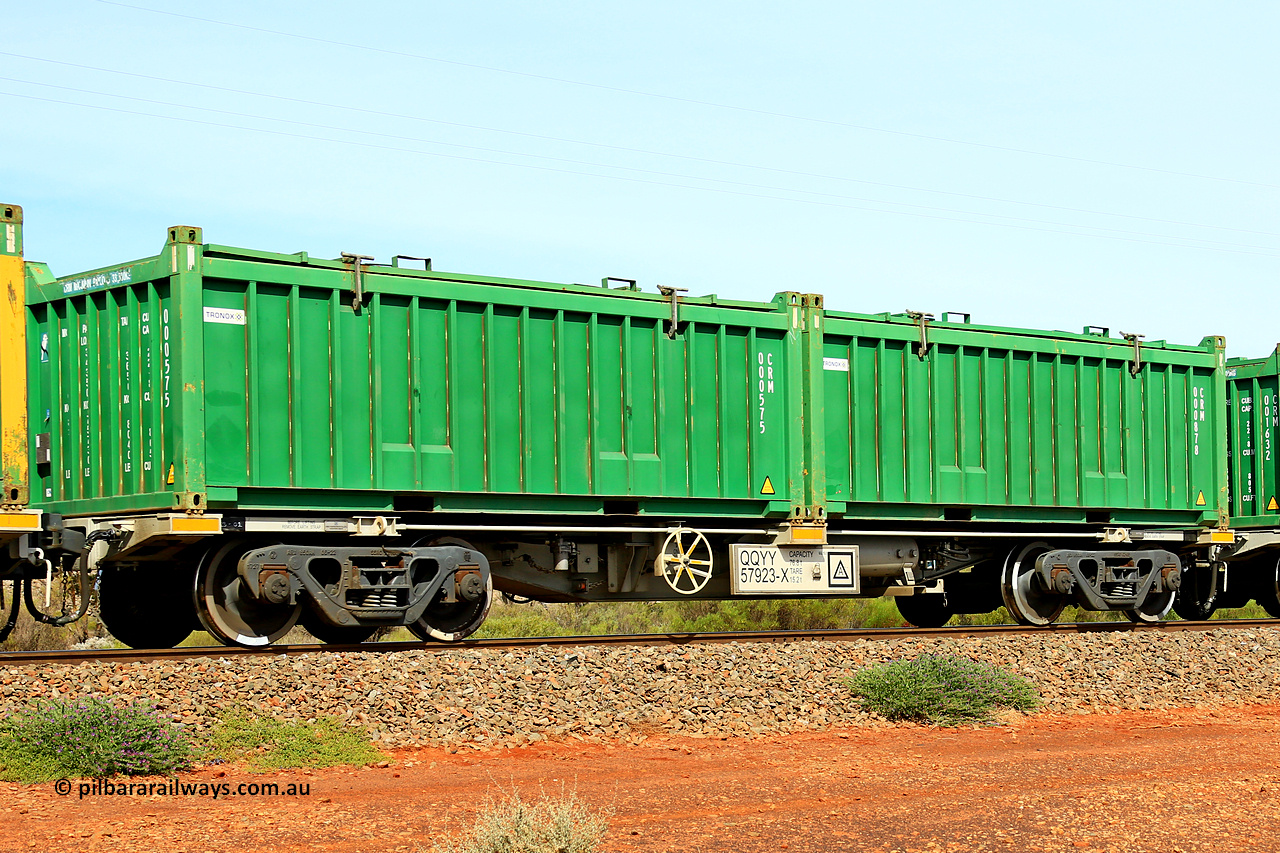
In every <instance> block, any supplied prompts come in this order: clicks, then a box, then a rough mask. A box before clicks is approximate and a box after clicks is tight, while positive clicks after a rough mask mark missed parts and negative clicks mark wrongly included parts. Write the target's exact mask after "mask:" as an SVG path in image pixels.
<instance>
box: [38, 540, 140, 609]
mask: <svg viewBox="0 0 1280 853" xmlns="http://www.w3.org/2000/svg"><path fill="white" fill-rule="evenodd" d="M123 535H124V534H123V533H122V532H121V531H118V530H95V531H94V532H93V533H90V534H89V535H88V536H87V537H85V540H84V547H83V548H82V549H81V551H80V556H79V557H78V558H77V559H78V560H79V562H80V604H79V606H78V607H77V608H76V611H75V613H64V614H62V615H61V616H50V615H49V614H48V613H45V612H43V611H41V610H40V608H39V607H37V606H36V603H35V600H34V598H33V596H32V591H31V581H30V580H27V581H25V582H24V583H23V585H22V597H23V599H24V600H25V601H26V603H27V612H28V613H30V614H31V618H32V619H35V620H36V621H37V622H42V623H44V624H45V625H53V626H54V627H62V626H63V625H70V624H71V623H72V622H77V621H79V620H80V619H82V618H83V617H84V615H85V614H86V613H88V612H89V596H90V595H91V594H92V592H93V580H92V576H93V572H92V571H90V569H89V552H90V551H92V550H93V546H94V545H95V544H97V543H98V542H103V541H108V542H109V541H113V540H115V539H120V538H121V537H122V536H123ZM15 611H16V608H15Z"/></svg>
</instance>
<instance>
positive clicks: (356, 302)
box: [342, 252, 373, 313]
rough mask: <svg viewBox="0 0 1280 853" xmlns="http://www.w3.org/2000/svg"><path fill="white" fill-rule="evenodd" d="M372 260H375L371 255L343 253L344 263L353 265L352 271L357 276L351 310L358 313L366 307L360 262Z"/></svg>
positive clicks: (353, 288)
mask: <svg viewBox="0 0 1280 853" xmlns="http://www.w3.org/2000/svg"><path fill="white" fill-rule="evenodd" d="M371 260H373V258H372V257H371V256H370V255H353V254H352V253H351V252H343V253H342V262H343V263H346V264H351V267H352V269H351V271H352V273H353V275H354V276H355V286H354V287H352V290H353V291H354V292H355V296H353V297H352V299H351V310H353V311H356V312H357V313H358V312H359V311H360V306H362V305H364V277H363V275H362V270H361V267H360V262H361V261H371Z"/></svg>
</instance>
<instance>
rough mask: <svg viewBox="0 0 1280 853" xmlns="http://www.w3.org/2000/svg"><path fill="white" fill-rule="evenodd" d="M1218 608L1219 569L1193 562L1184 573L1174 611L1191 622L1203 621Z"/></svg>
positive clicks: (1176, 596)
mask: <svg viewBox="0 0 1280 853" xmlns="http://www.w3.org/2000/svg"><path fill="white" fill-rule="evenodd" d="M1217 609H1218V570H1217V569H1216V568H1215V567H1214V566H1212V565H1209V564H1206V565H1199V564H1192V565H1190V566H1188V567H1187V569H1186V571H1184V572H1183V573H1182V586H1181V587H1180V588H1179V589H1178V592H1177V595H1175V596H1174V600H1173V612H1175V613H1177V614H1178V615H1179V616H1181V617H1182V618H1183V619H1187V620H1189V621H1191V622H1203V621H1204V620H1206V619H1208V618H1209V617H1210V616H1212V615H1213V612H1214V611H1215V610H1217Z"/></svg>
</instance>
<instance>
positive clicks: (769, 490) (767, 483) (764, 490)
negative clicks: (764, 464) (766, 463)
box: [760, 477, 774, 495]
mask: <svg viewBox="0 0 1280 853" xmlns="http://www.w3.org/2000/svg"><path fill="white" fill-rule="evenodd" d="M760 494H762V495H772V494H774V491H773V481H772V480H770V479H769V478H768V477H765V478H764V485H763V486H761V487H760Z"/></svg>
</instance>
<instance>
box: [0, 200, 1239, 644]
mask: <svg viewBox="0 0 1280 853" xmlns="http://www.w3.org/2000/svg"><path fill="white" fill-rule="evenodd" d="M0 214H3V217H4V218H3V219H0V224H4V225H7V226H11V228H10V231H9V232H8V233H11V234H14V235H15V237H14V239H13V242H11V243H9V244H7V246H0V248H6V247H7V248H8V249H9V252H8V254H6V255H3V256H0V260H2V261H3V262H4V263H6V264H7V266H0V273H5V271H6V270H7V273H5V274H6V275H8V276H9V278H8V279H7V280H8V281H9V282H10V287H9V288H8V293H9V294H10V296H9V298H8V301H7V302H4V303H0V315H3V316H0V324H3V325H0V331H2V332H3V341H2V342H0V347H3V351H4V353H5V358H4V359H3V360H2V361H0V427H3V435H4V445H3V460H2V461H3V473H4V489H5V491H4V494H3V507H0V546H3V547H5V548H7V551H6V552H5V553H6V554H7V557H5V558H4V559H5V560H6V561H7V562H0V578H5V577H7V578H9V579H10V583H11V585H13V586H15V590H14V591H15V592H16V585H17V584H19V583H25V585H26V592H27V597H28V598H29V597H30V589H31V584H30V579H32V578H34V577H45V576H48V577H52V576H53V575H54V574H55V573H61V574H62V575H63V576H64V577H66V578H68V579H71V580H74V581H76V582H77V583H79V585H80V586H79V589H80V590H81V591H82V593H83V594H81V595H79V596H78V597H77V596H75V595H72V596H69V600H71V601H74V602H77V603H78V604H83V603H84V602H86V601H87V599H88V597H89V596H88V589H89V587H90V585H91V584H92V583H93V582H94V579H95V578H96V583H97V585H98V589H99V598H100V604H101V615H102V618H103V620H104V622H106V623H107V625H108V627H109V628H110V630H111V631H112V633H113V634H115V635H116V636H117V637H118V638H120V639H122V640H124V641H125V642H128V643H130V644H131V645H147V646H163V645H169V644H173V643H176V642H178V641H180V640H181V639H182V638H183V637H185V636H186V634H187V633H189V632H190V631H191V630H193V629H194V628H197V627H200V628H204V629H205V630H208V631H209V632H210V633H212V634H213V635H214V636H215V637H217V638H218V639H220V640H222V641H223V642H227V643H241V644H248V645H255V644H265V643H269V642H273V641H274V640H276V639H278V638H279V637H280V636H283V634H284V633H286V632H287V631H288V630H289V629H290V628H291V627H292V626H293V625H294V624H296V623H298V622H299V621H301V623H302V624H303V625H305V626H306V627H307V629H308V630H310V631H311V632H312V633H313V634H315V635H316V636H318V637H320V638H321V639H325V640H329V641H335V642H339V641H348V642H356V641H360V640H362V639H364V638H366V637H368V636H369V635H370V634H371V633H372V632H373V631H374V630H376V629H377V628H378V627H381V626H389V625H408V626H409V627H410V629H411V630H413V631H414V632H415V633H416V634H418V635H419V636H421V637H423V638H430V639H436V640H443V641H453V640H459V639H462V638H464V637H466V636H468V635H469V634H470V633H472V632H473V631H474V630H475V629H476V628H477V627H479V625H480V624H481V623H482V622H483V620H484V618H485V616H486V614H487V612H488V608H489V604H490V602H491V600H492V598H493V596H494V595H495V593H503V594H506V595H508V596H512V597H526V598H535V599H539V600H544V601H591V600H617V599H628V598H630V599H658V598H682V597H686V596H700V597H713V598H724V597H730V596H774V595H800V596H822V595H844V596H848V595H863V596H866V595H884V594H889V595H895V596H896V597H897V600H898V603H899V607H900V608H901V609H902V611H903V613H904V614H905V615H906V616H907V618H909V619H911V620H912V621H915V622H916V623H917V624H932V623H936V622H938V621H939V620H942V621H945V619H946V618H947V617H949V616H950V614H952V613H955V612H979V611H984V610H991V609H994V608H995V607H998V606H1000V605H1001V604H1004V605H1006V606H1008V607H1009V609H1010V612H1011V613H1013V615H1014V616H1015V618H1018V619H1020V620H1022V621H1026V622H1029V623H1033V624H1043V623H1046V622H1049V621H1052V620H1053V619H1054V618H1056V616H1057V614H1058V613H1059V612H1060V611H1061V609H1062V607H1063V606H1064V604H1065V603H1067V602H1069V601H1075V602H1076V603H1079V604H1081V605H1083V606H1086V607H1093V608H1095V609H1111V610H1125V611H1126V612H1128V613H1130V615H1131V616H1132V617H1133V618H1136V619H1158V618H1163V616H1164V614H1165V613H1167V612H1168V610H1169V606H1170V604H1171V602H1172V600H1173V596H1174V591H1175V590H1176V589H1177V588H1178V584H1179V581H1180V578H1181V574H1182V570H1183V568H1184V564H1193V563H1194V562H1195V560H1197V559H1199V557H1198V556H1197V555H1198V554H1199V553H1200V551H1197V550H1196V549H1203V547H1204V545H1205V543H1206V542H1207V541H1209V540H1210V539H1212V537H1214V536H1218V535H1221V530H1222V529H1223V528H1225V526H1226V503H1225V502H1226V494H1227V493H1226V478H1227V472H1226V439H1225V393H1226V392H1225V379H1224V369H1223V354H1222V341H1221V339H1217V338H1207V339H1205V341H1203V342H1202V343H1201V344H1200V345H1199V346H1174V345H1169V344H1166V343H1164V342H1142V341H1141V340H1140V339H1139V338H1138V337H1136V336H1134V337H1131V338H1129V339H1127V340H1123V339H1116V338H1111V337H1110V336H1109V335H1107V334H1106V333H1105V330H1094V333H1092V334H1080V335H1074V334H1066V333H1057V332H1037V331H1031V330H1020V329H1002V328H994V327H981V326H976V325H972V324H970V323H969V322H968V318H967V317H966V318H964V321H963V322H951V320H950V318H947V317H944V318H943V319H942V320H938V321H935V320H934V319H933V318H932V317H929V316H928V315H924V314H919V313H914V312H911V313H907V314H901V315H896V314H881V315H860V314H847V313H839V312H827V311H826V310H825V307H824V304H823V298H822V297H821V296H819V295H815V294H808V293H804V292H803V289H802V288H796V289H795V290H788V291H784V292H782V293H779V294H778V295H777V296H776V297H774V299H773V300H771V301H769V302H743V301H731V300H725V299H721V298H719V297H717V296H714V295H712V296H692V297H691V296H686V295H682V292H681V291H679V290H677V289H674V288H668V287H662V288H659V289H658V292H656V293H654V292H644V291H641V290H640V289H639V288H638V286H637V285H636V283H635V282H633V281H628V280H624V279H605V280H604V281H602V283H601V285H599V286H594V285H580V284H554V283H547V282H536V281H524V280H514V279H503V278H492V277H483V276H475V275H463V274H455V273H448V272H441V271H438V270H435V269H433V267H432V263H431V261H430V260H427V259H423V258H408V257H405V256H397V257H396V258H394V259H392V261H391V263H390V264H387V265H381V264H376V263H374V262H373V260H372V259H371V258H367V257H364V256H361V255H356V254H344V255H343V256H342V257H340V258H337V259H333V260H326V259H319V258H313V257H311V256H310V255H308V254H306V253H296V254H277V253H270V252H261V251H254V250H248V249H240V248H233V247H228V246H221V245H217V244H212V243H206V242H205V241H204V237H203V234H202V232H201V229H199V228H194V227H187V226H181V227H174V228H171V229H168V231H167V233H166V236H165V241H164V244H163V247H162V249H161V251H160V252H159V253H158V254H157V255H154V256H151V257H145V258H142V259H139V260H134V261H129V262H126V263H118V264H114V265H111V266H107V267H103V268H100V269H96V270H91V271H88V272H84V273H77V274H74V275H69V276H63V277H57V276H55V275H54V274H53V273H52V271H51V270H50V268H49V267H48V266H47V265H46V264H44V263H41V262H34V261H32V262H23V260H22V249H21V225H22V214H21V210H20V209H18V208H16V207H14V206H8V207H3V208H0ZM411 267H412V268H411ZM19 271H20V272H21V279H20V280H19V279H18V278H17V275H18V272H19ZM6 525H7V526H6ZM14 598H15V599H16V595H15V596H14ZM28 608H29V609H32V611H33V612H36V613H39V608H37V607H34V606H33V605H32V604H31V603H30V602H28ZM71 609H72V610H73V611H74V610H75V608H74V607H73V608H71ZM64 610H65V608H64ZM77 613H78V611H76V612H62V613H59V614H43V617H44V618H47V619H50V620H53V621H57V620H67V619H71V618H74V617H75V616H76V615H77Z"/></svg>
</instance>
